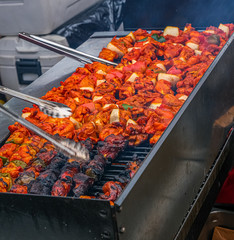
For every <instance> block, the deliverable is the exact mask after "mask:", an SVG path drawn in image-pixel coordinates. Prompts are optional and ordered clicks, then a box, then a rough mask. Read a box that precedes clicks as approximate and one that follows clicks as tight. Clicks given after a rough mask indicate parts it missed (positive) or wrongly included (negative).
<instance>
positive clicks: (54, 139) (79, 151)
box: [0, 105, 89, 162]
mask: <svg viewBox="0 0 234 240" xmlns="http://www.w3.org/2000/svg"><path fill="white" fill-rule="evenodd" d="M0 111H1V112H3V113H4V114H6V115H7V116H9V117H10V118H13V119H14V120H15V121H17V122H18V123H20V124H22V125H24V126H25V127H26V128H28V129H29V130H31V131H33V132H34V133H36V134H38V135H39V136H41V137H43V138H45V139H46V140H47V141H49V142H51V143H52V144H53V145H54V146H55V148H56V149H57V150H58V151H60V152H62V153H63V154H64V155H66V156H67V157H69V158H75V159H78V160H81V161H85V162H86V161H88V160H89V152H88V150H87V149H86V148H85V147H84V146H82V145H81V144H80V143H79V142H75V141H72V140H70V139H63V138H61V137H58V136H56V135H54V136H52V135H50V134H48V133H47V132H45V131H43V130H42V129H40V128H39V127H37V126H35V125H34V124H32V123H30V122H28V121H27V120H25V119H24V118H22V117H20V116H17V115H16V114H15V113H13V112H11V111H10V110H8V109H7V108H5V107H4V106H2V105H0Z"/></svg>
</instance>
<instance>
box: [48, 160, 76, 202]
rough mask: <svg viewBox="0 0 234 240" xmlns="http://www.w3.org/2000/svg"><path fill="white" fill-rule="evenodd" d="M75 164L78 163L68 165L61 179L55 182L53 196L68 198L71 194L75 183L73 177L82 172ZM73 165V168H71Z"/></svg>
mask: <svg viewBox="0 0 234 240" xmlns="http://www.w3.org/2000/svg"><path fill="white" fill-rule="evenodd" d="M74 163H76V162H73V163H67V164H66V165H65V166H64V168H63V170H62V173H61V174H60V176H59V179H58V180H57V181H56V182H55V184H54V186H53V188H52V191H51V195H53V196H64V197H66V196H67V195H68V194H69V192H70V190H71V187H72V183H73V177H74V175H75V174H76V173H78V172H79V171H80V167H79V165H77V164H74ZM72 165H73V167H71V166H72Z"/></svg>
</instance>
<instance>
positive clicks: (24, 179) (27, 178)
mask: <svg viewBox="0 0 234 240" xmlns="http://www.w3.org/2000/svg"><path fill="white" fill-rule="evenodd" d="M35 179H36V175H35V172H34V171H31V170H29V171H24V172H22V173H20V174H19V177H18V178H16V180H15V183H16V184H18V185H27V184H29V183H30V182H32V181H34V180H35Z"/></svg>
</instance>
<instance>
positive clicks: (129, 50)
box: [128, 47, 141, 52]
mask: <svg viewBox="0 0 234 240" xmlns="http://www.w3.org/2000/svg"><path fill="white" fill-rule="evenodd" d="M133 49H141V48H140V47H130V48H128V52H131V51H132V50H133Z"/></svg>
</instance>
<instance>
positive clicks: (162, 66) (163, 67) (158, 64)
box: [156, 63, 167, 72]
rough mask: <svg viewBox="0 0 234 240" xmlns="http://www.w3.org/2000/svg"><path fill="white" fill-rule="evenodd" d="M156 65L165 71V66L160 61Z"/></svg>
mask: <svg viewBox="0 0 234 240" xmlns="http://www.w3.org/2000/svg"><path fill="white" fill-rule="evenodd" d="M156 66H157V67H159V68H161V69H162V70H163V71H164V72H166V71H167V70H166V68H165V66H164V65H163V64H162V63H157V64H156Z"/></svg>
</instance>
